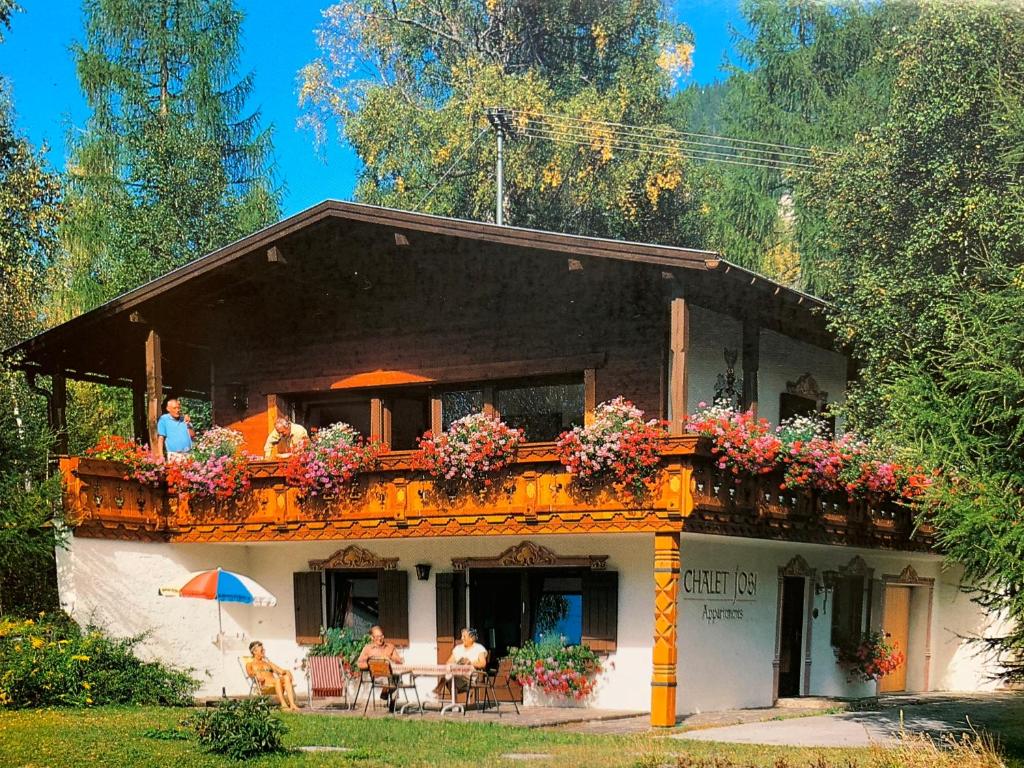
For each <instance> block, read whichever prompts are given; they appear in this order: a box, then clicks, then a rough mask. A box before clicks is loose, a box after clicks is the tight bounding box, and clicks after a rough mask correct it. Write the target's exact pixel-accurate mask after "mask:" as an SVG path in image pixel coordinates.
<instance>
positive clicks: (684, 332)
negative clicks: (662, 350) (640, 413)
mask: <svg viewBox="0 0 1024 768" xmlns="http://www.w3.org/2000/svg"><path fill="white" fill-rule="evenodd" d="M689 348H690V306H689V304H688V303H687V301H686V296H685V295H684V294H683V291H682V289H681V287H680V288H678V289H677V290H676V291H675V292H674V293H673V294H672V298H671V300H670V313H669V347H668V417H669V421H670V422H671V423H670V425H669V430H670V432H671V434H673V435H681V434H683V424H684V423H685V421H686V405H687V402H686V400H687V386H688V376H687V359H686V358H687V352H688V351H689Z"/></svg>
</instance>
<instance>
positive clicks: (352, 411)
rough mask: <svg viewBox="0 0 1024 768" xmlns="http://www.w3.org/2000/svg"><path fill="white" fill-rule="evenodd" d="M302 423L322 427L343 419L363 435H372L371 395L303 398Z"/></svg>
mask: <svg viewBox="0 0 1024 768" xmlns="http://www.w3.org/2000/svg"><path fill="white" fill-rule="evenodd" d="M296 410H297V411H301V413H302V416H301V419H304V421H302V420H300V422H299V423H300V424H302V426H304V427H306V429H312V428H318V429H319V428H322V427H327V426H330V425H331V424H335V423H337V422H339V421H343V422H345V423H346V424H350V425H351V426H353V427H354V428H355V429H356V430H358V431H359V434H361V435H362V436H363V437H369V436H370V396H369V395H346V396H343V397H337V396H335V397H331V398H327V397H324V398H316V399H312V398H311V399H308V400H302V401H301V403H300V407H298V408H297V409H296Z"/></svg>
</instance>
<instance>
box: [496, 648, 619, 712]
mask: <svg viewBox="0 0 1024 768" xmlns="http://www.w3.org/2000/svg"><path fill="white" fill-rule="evenodd" d="M509 653H510V655H511V656H512V677H513V678H515V680H516V682H518V683H519V684H520V685H521V686H523V687H527V686H531V685H532V686H535V687H537V688H539V689H540V690H542V691H544V692H545V693H549V694H552V695H555V696H564V697H566V698H572V699H583V698H586V697H587V696H589V695H590V694H591V693H593V692H594V687H595V686H596V684H597V681H596V679H595V678H596V676H597V675H598V674H599V673H600V672H601V663H600V659H599V658H598V656H597V654H596V653H594V652H593V651H592V650H590V648H588V647H587V646H585V645H563V643H562V638H560V637H557V636H549V637H547V638H542V639H541V641H540V642H539V643H535V642H533V641H532V640H528V641H527V642H526V643H525V644H524V645H523V647H522V648H510V649H509Z"/></svg>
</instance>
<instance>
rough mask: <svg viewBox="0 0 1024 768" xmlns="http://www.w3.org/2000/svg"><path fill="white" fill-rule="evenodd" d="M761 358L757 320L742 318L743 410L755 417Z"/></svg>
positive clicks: (759, 330)
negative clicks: (758, 371)
mask: <svg viewBox="0 0 1024 768" xmlns="http://www.w3.org/2000/svg"><path fill="white" fill-rule="evenodd" d="M760 358H761V328H760V327H759V326H758V324H757V318H756V317H755V316H753V315H747V316H746V317H744V318H743V410H748V409H749V410H752V411H753V412H754V415H755V416H756V415H757V369H758V368H759V367H760Z"/></svg>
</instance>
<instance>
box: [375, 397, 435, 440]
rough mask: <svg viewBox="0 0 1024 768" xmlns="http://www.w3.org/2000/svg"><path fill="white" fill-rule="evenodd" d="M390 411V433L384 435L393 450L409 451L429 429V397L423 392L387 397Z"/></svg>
mask: <svg viewBox="0 0 1024 768" xmlns="http://www.w3.org/2000/svg"><path fill="white" fill-rule="evenodd" d="M385 402H386V403H387V407H388V408H389V410H390V412H391V419H390V424H391V434H390V435H385V439H386V440H387V442H388V445H390V446H391V450H393V451H411V450H413V449H415V448H417V447H418V446H417V444H416V439H417V438H418V437H420V435H422V434H423V433H424V432H426V431H427V430H428V429H430V397H429V396H428V395H427V394H426V393H423V394H421V395H417V394H413V393H410V394H404V395H402V396H396V397H391V398H388V399H387V400H386V401H385Z"/></svg>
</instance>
